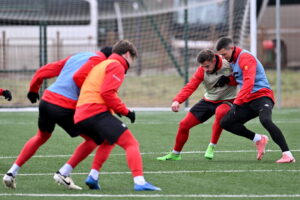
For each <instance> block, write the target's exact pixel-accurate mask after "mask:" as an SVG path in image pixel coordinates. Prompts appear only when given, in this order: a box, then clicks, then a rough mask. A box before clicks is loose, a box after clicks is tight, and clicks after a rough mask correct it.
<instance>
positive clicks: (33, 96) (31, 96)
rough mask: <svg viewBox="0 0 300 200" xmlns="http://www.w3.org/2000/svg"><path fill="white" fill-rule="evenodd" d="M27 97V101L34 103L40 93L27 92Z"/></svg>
mask: <svg viewBox="0 0 300 200" xmlns="http://www.w3.org/2000/svg"><path fill="white" fill-rule="evenodd" d="M27 98H28V99H29V101H30V102H31V103H35V102H37V100H39V99H40V95H39V93H36V92H28V93H27Z"/></svg>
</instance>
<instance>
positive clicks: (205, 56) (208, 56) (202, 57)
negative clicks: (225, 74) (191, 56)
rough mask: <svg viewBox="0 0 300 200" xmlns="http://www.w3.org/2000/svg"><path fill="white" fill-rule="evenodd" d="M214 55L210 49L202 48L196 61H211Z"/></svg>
mask: <svg viewBox="0 0 300 200" xmlns="http://www.w3.org/2000/svg"><path fill="white" fill-rule="evenodd" d="M214 57H215V53H214V52H213V51H212V50H209V49H206V50H202V51H200V53H199V54H198V56H197V62H198V63H204V62H205V61H213V59H214Z"/></svg>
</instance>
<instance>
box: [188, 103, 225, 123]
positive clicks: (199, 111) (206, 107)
mask: <svg viewBox="0 0 300 200" xmlns="http://www.w3.org/2000/svg"><path fill="white" fill-rule="evenodd" d="M223 103H227V104H231V103H230V101H224V102H220V103H212V102H209V101H205V100H204V99H201V100H200V101H199V102H198V103H196V104H195V105H194V106H193V107H192V108H191V109H190V112H191V113H192V114H193V115H194V116H195V117H196V118H197V119H198V120H199V121H200V122H201V123H203V122H205V121H206V120H208V119H209V118H210V117H211V116H213V115H214V114H215V113H216V109H217V107H218V106H219V105H221V104H223Z"/></svg>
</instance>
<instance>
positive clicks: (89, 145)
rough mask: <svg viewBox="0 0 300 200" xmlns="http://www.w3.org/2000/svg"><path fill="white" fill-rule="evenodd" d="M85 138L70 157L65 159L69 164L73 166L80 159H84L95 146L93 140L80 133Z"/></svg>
mask: <svg viewBox="0 0 300 200" xmlns="http://www.w3.org/2000/svg"><path fill="white" fill-rule="evenodd" d="M80 136H81V137H83V138H84V139H85V140H84V141H83V142H82V143H81V144H80V145H78V146H77V148H76V149H75V151H74V153H73V154H72V156H71V158H70V159H69V160H68V161H67V163H68V164H69V165H71V166H72V167H73V168H75V167H76V166H77V165H78V164H79V163H80V162H81V161H82V160H84V159H85V158H86V157H87V156H88V155H89V154H90V153H91V152H92V151H93V150H94V149H95V148H96V147H97V144H96V143H95V142H94V140H93V139H92V138H90V137H88V136H86V135H83V134H82V135H80Z"/></svg>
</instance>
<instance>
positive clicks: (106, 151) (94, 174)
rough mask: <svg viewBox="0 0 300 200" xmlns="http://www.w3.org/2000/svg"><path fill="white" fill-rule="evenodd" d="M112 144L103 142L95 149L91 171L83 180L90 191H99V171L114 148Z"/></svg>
mask: <svg viewBox="0 0 300 200" xmlns="http://www.w3.org/2000/svg"><path fill="white" fill-rule="evenodd" d="M114 146H115V145H114V144H110V143H109V142H108V141H107V140H105V141H104V142H103V143H102V144H101V145H100V146H99V147H98V149H97V151H96V154H95V156H94V160H93V163H92V168H91V171H90V173H89V175H88V177H87V178H86V180H85V184H86V185H88V186H89V188H90V189H94V190H99V189H100V188H101V187H100V185H99V181H98V180H99V171H100V169H101V168H102V165H103V164H104V163H105V161H106V160H107V159H108V157H109V155H110V152H111V151H112V149H113V148H114Z"/></svg>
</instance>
